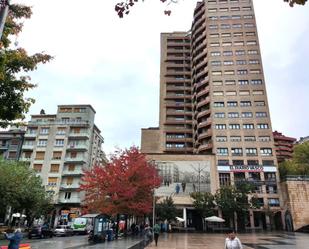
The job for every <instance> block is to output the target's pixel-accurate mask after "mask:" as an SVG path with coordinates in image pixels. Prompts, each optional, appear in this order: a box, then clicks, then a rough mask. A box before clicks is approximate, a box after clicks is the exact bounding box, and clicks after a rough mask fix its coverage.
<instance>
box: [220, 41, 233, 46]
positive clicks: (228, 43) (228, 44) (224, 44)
mask: <svg viewBox="0 0 309 249" xmlns="http://www.w3.org/2000/svg"><path fill="white" fill-rule="evenodd" d="M230 46H232V43H231V42H223V43H222V47H230Z"/></svg>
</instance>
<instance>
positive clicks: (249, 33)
mask: <svg viewBox="0 0 309 249" xmlns="http://www.w3.org/2000/svg"><path fill="white" fill-rule="evenodd" d="M246 36H255V32H246Z"/></svg>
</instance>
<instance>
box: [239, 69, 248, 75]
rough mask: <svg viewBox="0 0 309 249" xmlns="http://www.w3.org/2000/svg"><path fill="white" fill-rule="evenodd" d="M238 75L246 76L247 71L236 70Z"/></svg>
mask: <svg viewBox="0 0 309 249" xmlns="http://www.w3.org/2000/svg"><path fill="white" fill-rule="evenodd" d="M237 74H238V75H244V74H248V70H237Z"/></svg>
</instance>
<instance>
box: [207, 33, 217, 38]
mask: <svg viewBox="0 0 309 249" xmlns="http://www.w3.org/2000/svg"><path fill="white" fill-rule="evenodd" d="M209 36H210V37H211V38H218V37H219V34H218V33H213V34H210V35H209Z"/></svg>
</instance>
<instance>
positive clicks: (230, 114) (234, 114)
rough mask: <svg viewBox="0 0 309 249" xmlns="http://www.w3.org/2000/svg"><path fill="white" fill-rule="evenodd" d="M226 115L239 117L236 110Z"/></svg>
mask: <svg viewBox="0 0 309 249" xmlns="http://www.w3.org/2000/svg"><path fill="white" fill-rule="evenodd" d="M228 117H229V118H239V113H238V112H229V113H228Z"/></svg>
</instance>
